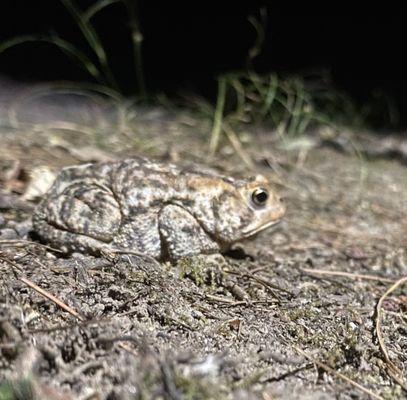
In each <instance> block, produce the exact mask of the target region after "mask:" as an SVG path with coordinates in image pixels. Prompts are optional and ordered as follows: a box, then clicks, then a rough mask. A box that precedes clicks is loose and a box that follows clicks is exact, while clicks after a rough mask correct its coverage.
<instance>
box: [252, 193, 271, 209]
mask: <svg viewBox="0 0 407 400" xmlns="http://www.w3.org/2000/svg"><path fill="white" fill-rule="evenodd" d="M268 197H269V196H268V193H267V192H266V191H265V190H263V189H258V190H256V191H255V192H254V193H253V201H254V203H255V204H258V205H262V204H264V203H265V202H266V201H267V199H268Z"/></svg>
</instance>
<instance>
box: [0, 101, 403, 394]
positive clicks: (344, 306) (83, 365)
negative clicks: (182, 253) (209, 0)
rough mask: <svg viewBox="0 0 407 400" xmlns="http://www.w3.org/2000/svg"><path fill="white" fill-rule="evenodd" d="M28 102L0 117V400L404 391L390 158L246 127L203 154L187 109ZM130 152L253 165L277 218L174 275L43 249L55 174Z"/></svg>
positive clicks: (397, 204)
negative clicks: (41, 229) (45, 209)
mask: <svg viewBox="0 0 407 400" xmlns="http://www.w3.org/2000/svg"><path fill="white" fill-rule="evenodd" d="M26 100H27V99H24V101H26ZM74 100H75V99H74ZM74 100H73V101H74ZM27 101H28V100H27ZM21 102H22V100H21V99H20V101H19V103H18V105H19V106H21V107H20V109H19V110H16V108H15V107H16V106H15V105H14V106H13V107H14V108H12V109H11V111H10V109H6V107H5V106H4V107H3V108H1V107H0V116H1V118H2V120H1V121H2V123H1V131H0V141H1V146H0V379H1V380H2V381H3V384H2V385H1V386H0V398H1V399H12V398H15V399H29V398H36V399H45V398H47V399H81V400H85V399H88V400H91V399H109V400H113V399H120V400H122V399H123V400H124V399H126V400H127V399H264V400H271V399H298V398H301V399H321V400H322V399H326V400H328V399H355V398H357V399H359V398H360V399H364V398H365V399H369V398H371V399H373V398H376V399H381V398H382V399H403V398H406V396H407V392H406V387H407V382H406V381H407V380H406V376H407V373H406V371H407V291H406V277H407V224H406V220H407V207H406V205H407V204H406V199H407V179H406V178H407V170H406V166H405V165H403V163H402V162H400V160H391V159H390V160H386V159H383V158H377V157H375V158H371V159H368V158H367V157H365V156H364V155H363V151H360V149H361V146H360V145H359V143H360V142H358V135H354V134H351V133H349V132H338V133H337V137H339V138H346V141H347V142H348V143H351V144H355V145H354V146H345V147H346V148H343V147H341V148H337V146H329V145H325V144H326V141H325V142H324V141H321V140H316V139H315V138H316V137H320V136H318V135H319V134H320V133H318V134H317V133H315V134H310V136H309V137H308V136H307V137H300V138H298V137H297V138H287V137H280V136H278V135H277V134H276V133H275V132H273V130H272V129H271V128H268V127H264V126H263V127H255V126H250V125H245V126H244V127H242V129H241V130H239V131H238V132H237V134H238V136H237V137H238V138H239V140H240V141H238V142H236V140H234V139H236V138H234V139H233V137H232V138H231V139H232V140H231V141H230V140H228V139H227V138H226V137H225V138H221V142H220V146H219V150H218V152H217V154H216V155H215V156H213V157H211V156H209V155H208V150H207V149H208V142H209V132H210V130H211V121H209V120H205V119H204V118H202V117H199V116H197V115H194V114H191V113H188V112H186V111H183V110H171V111H168V109H160V108H157V109H141V108H137V109H134V108H133V107H127V106H126V107H125V106H124V105H122V106H120V107H119V106H117V107H112V106H109V105H103V104H102V105H100V104H98V105H97V106H92V107H91V106H90V105H89V104H88V103H86V104H82V105H76V106H75V107H74V108H73V109H72V108H70V107H68V106H66V105H65V104H64V105H62V106H61V105H58V104H59V103H58V102H56V101H55V102H54V101H49V102H44V103H42V104H41V106H38V108H35V107H33V106H32V105H31V106H28V105H25V104H23V105H21ZM75 104H76V103H75ZM21 110H30V112H28V111H24V112H22V111H21ZM38 115H42V116H43V117H42V119H41V118H40V120H37V119H35V118H37V116H38ZM61 115H62V116H61ZM33 116H35V118H34V117H33ZM45 116H47V117H45ZM34 119H35V120H34ZM243 128H244V129H243ZM373 137H374V138H375V139H374V140H375V143H376V146H377V147H378V148H379V147H380V146H381V139H380V138H376V137H375V136H372V138H373ZM371 140H373V139H371ZM324 143H325V144H324ZM355 149H356V150H355ZM362 150H363V149H362ZM131 155H147V156H152V157H156V158H158V159H160V160H164V161H165V160H168V161H172V162H174V161H175V162H178V163H181V164H184V165H187V164H189V163H198V164H201V165H203V166H204V167H205V168H212V169H214V170H216V171H220V172H222V173H223V174H231V175H235V176H239V175H253V174H255V173H262V174H264V175H267V176H269V177H270V178H271V179H273V181H274V182H275V184H276V186H277V187H278V189H279V190H280V192H282V194H283V195H284V197H285V199H286V203H287V209H288V212H287V217H286V219H285V221H284V223H283V224H281V225H279V227H278V229H275V230H274V231H273V230H272V231H265V232H263V233H261V234H260V235H258V236H257V237H256V238H255V239H253V240H251V241H247V242H243V243H241V244H239V245H236V246H235V248H234V249H233V251H231V252H230V253H229V254H226V255H223V256H211V257H197V258H194V259H185V260H181V261H180V262H178V264H177V265H170V264H168V263H161V264H160V263H157V262H153V261H152V260H150V259H149V258H146V257H139V256H136V255H132V254H118V255H115V256H113V255H111V254H110V255H108V254H107V255H105V256H104V257H99V258H96V257H91V256H86V255H82V254H72V255H69V256H66V255H64V254H61V253H60V252H58V249H51V248H47V247H45V246H44V245H42V244H40V243H39V242H38V241H36V238H35V234H33V232H32V231H31V222H30V216H31V214H32V210H33V207H35V204H36V203H37V202H38V200H39V198H40V197H41V194H42V193H43V192H44V190H46V188H47V187H48V185H49V183H50V182H51V181H52V179H53V176H54V175H53V174H54V173H55V172H57V171H58V169H59V168H61V167H63V166H65V165H72V164H78V163H83V162H88V161H101V160H107V159H115V158H123V157H128V156H131ZM403 278H404V281H403V280H402V279H403ZM394 285H395V286H394ZM403 285H404V286H403ZM388 289H392V290H390V291H389V292H388V293H386V291H387V290H388ZM52 296H54V297H52ZM380 299H381V301H379V300H380ZM403 385H404V389H403ZM7 396H9V397H7Z"/></svg>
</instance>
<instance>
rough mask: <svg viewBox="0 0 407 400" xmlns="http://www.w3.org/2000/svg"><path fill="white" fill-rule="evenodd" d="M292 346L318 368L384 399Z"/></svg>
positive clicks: (377, 397)
mask: <svg viewBox="0 0 407 400" xmlns="http://www.w3.org/2000/svg"><path fill="white" fill-rule="evenodd" d="M291 346H292V347H293V349H294V350H295V351H296V352H297V353H299V354H301V355H302V356H304V357H305V358H306V359H307V360H309V361H311V362H313V363H314V364H315V365H317V366H318V367H319V368H322V369H323V370H324V371H326V372H328V373H330V374H332V375H335V376H336V377H337V378H340V379H342V380H344V381H345V382H347V383H349V384H350V385H352V386H353V387H355V388H357V389H359V390H361V391H362V392H364V393H367V394H368V395H369V396H372V397H373V398H375V399H378V400H384V399H383V397H381V396H379V395H377V394H375V393H373V392H372V391H371V390H369V389H366V388H365V387H364V386H362V385H361V384H359V383H357V382H355V381H354V380H353V379H350V378H348V377H347V376H346V375H343V374H341V373H340V372H338V371H335V370H334V369H333V368H331V367H330V366H329V365H326V364H324V363H323V362H321V361H318V360H316V359H315V358H313V357H312V356H311V355H309V354H308V353H306V352H305V351H304V350H301V349H300V348H299V347H297V346H295V345H291Z"/></svg>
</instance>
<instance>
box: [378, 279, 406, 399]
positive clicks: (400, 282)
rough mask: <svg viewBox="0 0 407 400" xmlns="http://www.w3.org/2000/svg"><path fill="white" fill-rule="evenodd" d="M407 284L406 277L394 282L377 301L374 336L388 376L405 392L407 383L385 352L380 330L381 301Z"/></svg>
mask: <svg viewBox="0 0 407 400" xmlns="http://www.w3.org/2000/svg"><path fill="white" fill-rule="evenodd" d="M406 282H407V276H406V277H404V278H401V279H399V280H398V281H397V282H395V283H394V284H393V285H392V286H391V287H390V288H389V289H387V290H386V292H385V293H384V294H383V296H382V297H380V299H379V301H378V302H377V306H376V335H377V340H378V341H379V347H380V350H381V352H382V353H383V357H384V361H385V363H386V366H387V372H388V374H389V375H390V376H391V377H392V378H393V379H394V380H395V381H396V382H397V383H398V384H399V385H400V386H401V387H402V388H403V390H405V391H406V392H407V383H406V382H405V381H404V379H403V378H402V376H403V373H402V372H401V371H400V369H399V368H398V367H397V366H396V364H394V363H393V361H391V359H390V356H389V353H388V351H387V347H386V345H385V343H384V339H383V334H382V330H381V316H382V306H383V301H384V300H385V299H386V297H387V296H388V295H389V294H390V293H392V292H394V291H395V290H396V289H397V288H398V287H399V286H401V285H403V284H405V283H406Z"/></svg>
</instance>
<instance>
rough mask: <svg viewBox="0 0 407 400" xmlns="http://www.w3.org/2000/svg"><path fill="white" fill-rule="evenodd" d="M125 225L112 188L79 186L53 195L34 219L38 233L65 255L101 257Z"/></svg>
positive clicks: (83, 184)
mask: <svg viewBox="0 0 407 400" xmlns="http://www.w3.org/2000/svg"><path fill="white" fill-rule="evenodd" d="M120 221H121V212H120V207H119V204H118V203H117V201H116V200H115V199H114V197H113V196H112V194H111V192H110V191H109V189H108V188H105V187H103V186H100V185H97V184H95V183H89V182H86V183H84V182H77V183H74V184H72V185H70V186H68V187H66V188H65V189H64V190H63V191H62V193H53V192H51V194H50V195H49V196H48V197H47V198H46V199H45V200H44V201H43V202H42V203H41V204H40V205H39V206H38V208H37V210H36V212H35V214H34V216H33V226H34V230H35V231H36V232H37V234H38V235H39V236H40V238H42V239H43V240H44V241H46V242H48V243H50V244H52V245H56V246H59V247H61V249H62V250H64V251H71V250H79V251H88V252H91V253H98V252H99V251H100V249H101V248H102V247H105V246H106V245H108V244H110V243H111V241H112V238H113V236H114V235H115V233H116V232H117V230H118V228H119V226H120Z"/></svg>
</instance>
